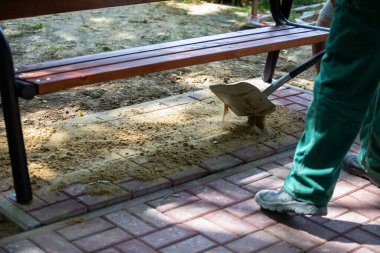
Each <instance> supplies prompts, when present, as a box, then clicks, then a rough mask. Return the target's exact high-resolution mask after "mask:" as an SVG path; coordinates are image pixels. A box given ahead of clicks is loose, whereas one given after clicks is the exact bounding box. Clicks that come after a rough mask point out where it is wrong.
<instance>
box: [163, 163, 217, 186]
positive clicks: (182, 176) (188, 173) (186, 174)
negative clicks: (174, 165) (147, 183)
mask: <svg viewBox="0 0 380 253" xmlns="http://www.w3.org/2000/svg"><path fill="white" fill-rule="evenodd" d="M208 173H209V172H208V171H207V170H205V169H202V168H201V167H198V166H192V167H191V168H188V169H185V170H183V171H180V172H177V173H175V174H173V175H168V176H166V178H167V179H169V180H170V181H171V183H172V184H173V185H179V184H183V183H185V182H188V181H191V180H194V179H198V178H201V177H204V176H206V175H207V174H208Z"/></svg>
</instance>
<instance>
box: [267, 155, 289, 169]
mask: <svg viewBox="0 0 380 253" xmlns="http://www.w3.org/2000/svg"><path fill="white" fill-rule="evenodd" d="M274 162H275V163H277V164H280V165H282V166H285V167H287V168H289V169H291V168H292V167H293V157H289V156H288V157H283V158H280V159H276V160H275V161H274ZM260 167H261V166H260Z"/></svg>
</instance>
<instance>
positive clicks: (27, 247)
mask: <svg viewBox="0 0 380 253" xmlns="http://www.w3.org/2000/svg"><path fill="white" fill-rule="evenodd" d="M4 249H5V250H6V251H7V252H12V253H26V252H27V253H44V251H43V250H42V249H40V248H38V247H37V246H36V245H34V244H33V243H31V242H30V241H28V240H21V241H18V242H14V243H10V244H8V245H5V246H4ZM0 253H5V251H4V250H2V249H1V248H0Z"/></svg>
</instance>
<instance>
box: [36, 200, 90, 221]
mask: <svg viewBox="0 0 380 253" xmlns="http://www.w3.org/2000/svg"><path fill="white" fill-rule="evenodd" d="M86 212H87V208H86V207H85V206H83V205H81V204H79V203H78V202H76V201H75V200H73V199H69V200H65V201H63V202H59V203H56V204H53V205H50V206H47V207H43V208H41V209H37V210H35V211H32V212H30V215H32V216H33V217H35V218H36V219H37V220H39V221H40V222H42V223H43V224H50V223H53V222H55V221H58V220H63V219H66V218H69V217H73V216H76V215H79V214H83V213H86Z"/></svg>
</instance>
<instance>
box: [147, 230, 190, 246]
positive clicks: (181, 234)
mask: <svg viewBox="0 0 380 253" xmlns="http://www.w3.org/2000/svg"><path fill="white" fill-rule="evenodd" d="M193 235H195V233H194V231H192V230H190V229H188V228H186V227H185V226H183V225H175V226H172V227H169V228H165V229H163V230H159V231H157V232H154V233H152V234H149V235H146V236H144V237H142V238H141V240H143V241H144V242H145V243H147V244H149V245H150V246H152V247H153V248H155V249H159V248H162V247H165V246H168V245H171V244H173V243H176V242H178V241H181V240H184V239H187V238H189V237H191V236H193Z"/></svg>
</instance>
